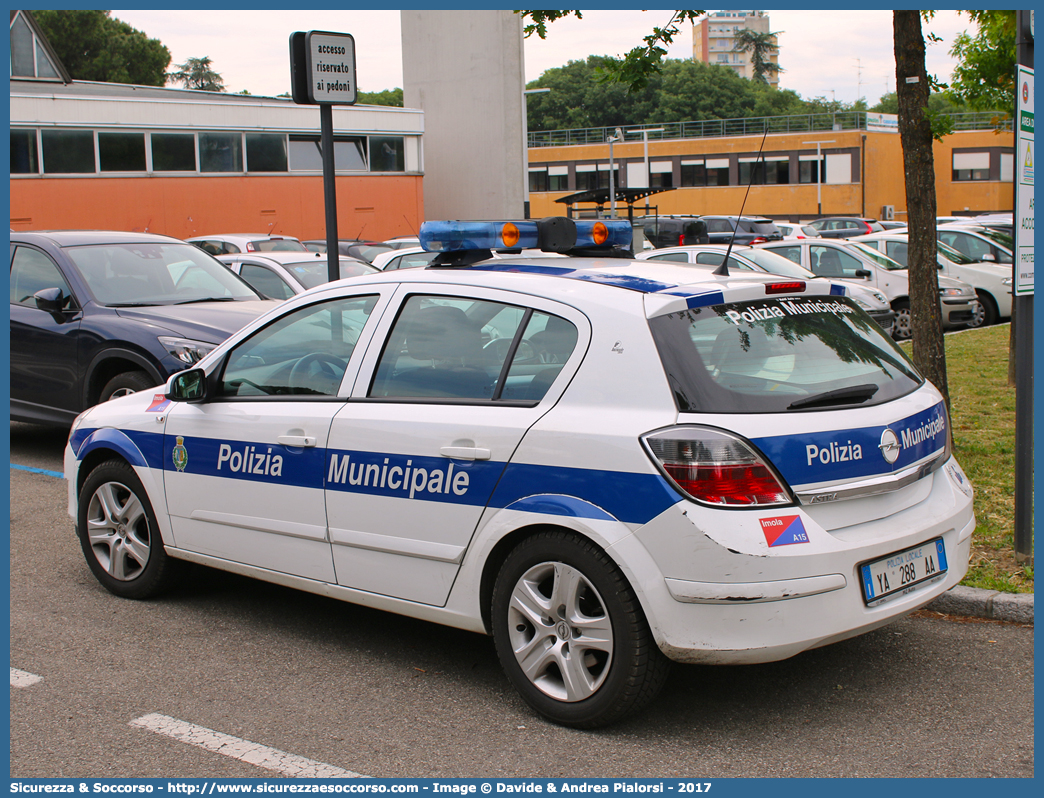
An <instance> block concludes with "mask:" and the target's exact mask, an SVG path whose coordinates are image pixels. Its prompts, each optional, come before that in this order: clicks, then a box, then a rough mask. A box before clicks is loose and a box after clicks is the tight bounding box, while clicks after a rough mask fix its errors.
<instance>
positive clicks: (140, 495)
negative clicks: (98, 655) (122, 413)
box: [76, 460, 182, 599]
mask: <svg viewBox="0 0 1044 798" xmlns="http://www.w3.org/2000/svg"><path fill="white" fill-rule="evenodd" d="M76 531H77V533H78V535H79V537H80V548H82V549H83V555H84V557H85V558H86V559H87V565H88V566H89V567H90V569H91V572H92V573H93V574H94V576H95V577H96V578H97V580H98V581H99V582H101V583H102V585H103V586H104V587H105V589H106V590H108V591H109V592H110V593H114V594H115V595H117V596H122V597H123V598H133V599H144V598H151V597H152V596H155V595H157V594H158V593H161V592H162V591H164V590H166V589H167V588H168V587H170V586H171V585H172V584H173V582H174V581H175V580H176V579H177V577H178V576H179V574H180V571H181V567H182V564H181V563H180V562H179V561H177V560H173V559H171V558H170V557H168V556H167V553H166V552H165V551H164V550H163V541H162V540H161V539H160V532H159V526H158V525H157V524H156V514H155V512H153V509H152V504H151V503H150V502H149V497H148V494H146V492H145V488H144V487H143V486H142V484H141V480H139V479H138V475H137V474H135V473H134V469H132V468H131V467H130V466H129V465H127V463H125V462H123V461H122V460H109V461H106V462H104V463H102V464H101V465H99V466H97V467H96V468H95V469H94V470H93V471H91V473H90V474H89V475H88V477H87V479H86V481H85V482H84V483H83V487H82V488H81V490H80V497H79V505H78V507H77V514H76Z"/></svg>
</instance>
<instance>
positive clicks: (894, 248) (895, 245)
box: [885, 241, 910, 266]
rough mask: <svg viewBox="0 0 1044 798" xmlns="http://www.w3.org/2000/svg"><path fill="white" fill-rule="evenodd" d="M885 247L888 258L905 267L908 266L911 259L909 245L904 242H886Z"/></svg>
mask: <svg viewBox="0 0 1044 798" xmlns="http://www.w3.org/2000/svg"><path fill="white" fill-rule="evenodd" d="M885 247H886V249H887V252H886V253H885V254H886V255H888V257H890V258H891V259H892V260H894V261H897V262H899V263H901V264H903V266H906V265H907V259H908V257H909V255H908V252H907V251H908V250H909V248H910V247H909V244H907V243H906V242H904V241H886V242H885Z"/></svg>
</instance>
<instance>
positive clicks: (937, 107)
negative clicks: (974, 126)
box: [870, 91, 971, 114]
mask: <svg viewBox="0 0 1044 798" xmlns="http://www.w3.org/2000/svg"><path fill="white" fill-rule="evenodd" d="M870 110H871V111H872V112H873V113H875V114H898V113H899V95H898V94H896V93H895V92H894V91H890V92H888V93H887V94H882V95H881V99H879V100H878V101H877V104H876V105H875V106H873V107H872V108H871V109H870ZM970 110H971V109H970V108H968V106H966V105H962V104H959V103H955V102H954V100H953V96H952V95H951V94H950V93H949V92H947V91H933V92H932V93H931V95H930V96H929V97H928V111H929V113H930V114H963V113H967V112H968V111H970Z"/></svg>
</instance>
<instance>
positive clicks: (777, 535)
mask: <svg viewBox="0 0 1044 798" xmlns="http://www.w3.org/2000/svg"><path fill="white" fill-rule="evenodd" d="M758 520H759V521H760V522H761V531H762V532H764V533H765V542H766V543H768V544H769V548H773V547H775V546H789V545H791V544H792V543H808V533H807V532H806V531H805V525H804V524H803V523H801V516H800V515H781V516H775V517H773V518H759V519H758Z"/></svg>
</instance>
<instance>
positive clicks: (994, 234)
mask: <svg viewBox="0 0 1044 798" xmlns="http://www.w3.org/2000/svg"><path fill="white" fill-rule="evenodd" d="M975 232H977V233H979V234H980V235H983V236H986V238H988V239H990V241H992V242H993V243H995V244H999V245H1000V246H1002V247H1004V248H1005V249H1006V250H1008V251H1012V250H1014V248H1015V240H1014V239H1013V238H1012V237H1011V236H1009V235H1007V234H1006V233H1002V232H1001V231H1000V230H994V229H992V228H990V227H983V228H981V229H979V230H976V231H975Z"/></svg>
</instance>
